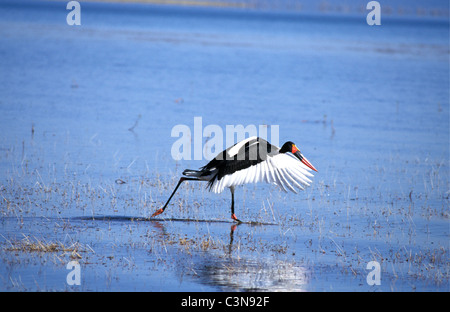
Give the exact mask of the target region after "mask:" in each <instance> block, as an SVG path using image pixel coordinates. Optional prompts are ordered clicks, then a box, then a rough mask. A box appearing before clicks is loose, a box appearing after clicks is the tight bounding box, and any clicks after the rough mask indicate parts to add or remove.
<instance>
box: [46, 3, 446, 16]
mask: <svg viewBox="0 0 450 312" xmlns="http://www.w3.org/2000/svg"><path fill="white" fill-rule="evenodd" d="M51 1H58V2H69V1H70V0H51ZM80 2H104V3H135V4H151V5H166V6H186V7H215V8H236V9H253V10H261V9H262V10H275V11H277V10H285V11H293V12H308V11H311V9H312V11H313V12H319V13H324V14H327V13H338V14H358V15H359V14H367V13H366V12H367V9H366V7H365V5H355V6H350V5H347V4H345V3H344V4H336V3H334V2H333V1H322V2H319V3H316V4H313V5H312V4H311V3H309V2H304V1H290V2H284V1H282V2H277V1H269V0H236V1H233V0H217V1H214V0H80ZM311 5H312V6H313V8H312V7H311ZM381 12H382V14H383V15H387V16H392V15H393V16H410V17H431V18H445V19H448V18H449V11H448V8H447V7H445V6H444V7H439V6H438V7H427V5H423V6H422V5H420V6H417V5H415V6H410V5H400V6H399V5H398V3H397V4H394V5H383V6H382V7H381Z"/></svg>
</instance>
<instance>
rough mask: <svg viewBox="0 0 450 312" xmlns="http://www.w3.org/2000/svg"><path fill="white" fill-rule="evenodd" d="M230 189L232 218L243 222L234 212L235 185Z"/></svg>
mask: <svg viewBox="0 0 450 312" xmlns="http://www.w3.org/2000/svg"><path fill="white" fill-rule="evenodd" d="M230 191H231V219H233V220H235V221H237V222H239V223H241V222H242V221H241V220H239V219H238V218H237V217H236V215H235V214H234V186H231V187H230Z"/></svg>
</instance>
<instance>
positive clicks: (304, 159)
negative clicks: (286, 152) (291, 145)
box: [294, 151, 317, 171]
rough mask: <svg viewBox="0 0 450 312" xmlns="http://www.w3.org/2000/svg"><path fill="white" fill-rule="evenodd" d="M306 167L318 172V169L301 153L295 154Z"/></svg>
mask: <svg viewBox="0 0 450 312" xmlns="http://www.w3.org/2000/svg"><path fill="white" fill-rule="evenodd" d="M294 155H295V156H296V157H297V158H298V159H299V160H300V161H301V162H302V163H303V164H304V165H305V166H307V167H309V168H311V169H312V170H314V171H317V169H316V168H314V166H313V165H312V164H311V163H310V162H309V161H308V159H306V157H305V156H303V155H302V154H301V153H300V152H299V151H297V152H295V154H294Z"/></svg>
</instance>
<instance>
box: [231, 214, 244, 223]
mask: <svg viewBox="0 0 450 312" xmlns="http://www.w3.org/2000/svg"><path fill="white" fill-rule="evenodd" d="M231 219H233V220H234V221H236V222H237V223H242V221H241V220H239V219H238V218H237V217H236V215H235V214H234V213H233V214H231Z"/></svg>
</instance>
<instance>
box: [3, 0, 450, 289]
mask: <svg viewBox="0 0 450 312" xmlns="http://www.w3.org/2000/svg"><path fill="white" fill-rule="evenodd" d="M397 3H398V2H397ZM435 4H436V5H440V6H441V7H442V6H443V7H444V12H445V8H446V9H447V15H445V14H444V15H443V16H442V14H441V13H439V14H429V15H426V16H422V15H420V16H416V15H414V14H412V15H411V14H410V15H408V16H402V15H399V14H389V15H387V16H386V17H385V16H384V15H382V25H381V26H368V25H367V23H366V14H367V13H366V11H363V12H359V13H358V11H357V10H354V11H352V12H350V13H348V14H338V13H336V12H334V11H333V12H331V13H330V12H328V13H327V14H324V13H323V12H321V11H320V10H316V11H315V10H314V9H311V11H295V10H293V11H288V10H276V11H269V10H252V9H236V8H220V9H219V8H215V7H182V6H180V7H178V6H158V5H140V4H120V3H114V4H110V3H82V7H81V26H69V25H67V23H66V16H67V14H68V12H69V11H68V10H66V7H65V6H66V2H43V1H33V2H26V1H0V73H1V75H0V195H1V197H0V213H1V221H0V234H1V235H0V247H1V248H0V277H1V278H0V289H1V290H4V291H42V290H43V291H48V290H49V291H52V290H56V291H66V290H69V291H78V290H82V291H116V290H117V291H125V290H132V291H133V290H145V291H224V290H228V291H230V290H231V291H247V290H258V291H280V290H281V291H449V265H450V263H449V229H450V227H449V217H450V211H449V196H450V189H449V132H450V131H449V22H448V3H447V4H444V5H443V4H442V2H439V1H433V2H430V5H435ZM363 5H364V3H363ZM418 12H419V11H418ZM420 12H423V11H420ZM426 12H434V11H431V9H430V10H429V11H426ZM436 12H441V11H436ZM195 117H201V118H202V126H203V128H205V127H206V126H207V125H218V126H219V127H220V128H222V129H223V131H224V133H225V129H226V126H227V125H239V124H242V125H244V126H247V125H256V126H257V127H258V126H259V125H262V126H265V127H267V128H268V129H269V139H270V129H273V126H275V125H277V126H279V142H280V144H282V143H283V142H285V141H288V140H291V141H294V142H295V143H296V144H297V146H298V147H299V148H300V149H301V151H302V153H303V154H304V155H305V156H306V157H307V158H308V160H309V161H311V163H312V164H313V165H314V166H315V167H316V168H317V169H318V171H319V172H318V173H316V174H315V177H314V181H313V184H312V185H311V187H310V188H308V189H306V190H305V192H302V193H299V194H286V193H283V192H282V191H280V190H278V189H277V188H276V187H275V186H269V185H265V184H261V185H247V186H244V187H240V188H238V189H237V191H236V214H237V216H238V217H239V218H240V219H242V220H246V221H252V222H254V223H252V224H240V225H238V226H236V225H235V224H234V223H233V222H231V219H230V211H229V205H230V194H229V192H224V193H223V194H220V195H216V194H211V193H209V192H208V191H207V190H206V189H205V187H204V185H199V184H195V183H186V184H185V185H183V186H182V187H181V188H180V190H179V191H178V193H177V195H176V196H175V197H174V199H173V201H172V203H171V205H170V206H169V207H168V208H167V210H166V212H165V213H164V214H163V215H161V216H160V217H159V221H154V220H152V221H150V220H149V219H147V218H148V217H149V216H150V215H151V214H152V213H153V212H154V211H155V210H156V209H157V208H159V207H161V206H162V205H163V204H164V202H165V201H166V199H167V197H168V196H169V195H170V192H171V191H172V189H173V187H174V186H175V184H176V182H177V181H178V179H179V176H180V174H181V172H182V171H183V169H185V168H192V169H195V168H199V167H201V166H203V165H205V163H206V162H207V160H206V159H203V160H193V156H194V155H193V153H192V159H191V160H174V158H173V157H172V154H171V148H172V145H173V144H174V142H175V141H176V140H177V139H178V137H172V136H171V132H172V128H173V127H175V126H177V125H186V126H187V127H189V128H190V129H191V131H193V129H194V118H195ZM202 139H203V142H202V143H203V144H206V141H207V140H208V138H206V137H204V138H202ZM192 143H193V144H194V142H192ZM225 147H226V146H224V148H225ZM123 182H125V183H123ZM256 222H259V223H256ZM52 243H59V244H60V247H58V248H54V249H53V250H51V251H43V250H42V246H48V245H51V244H52ZM61 245H63V246H65V247H64V248H62V247H61ZM31 246H37V248H35V249H36V250H33V248H31ZM39 246H41V247H39ZM72 260H74V261H78V263H79V265H80V270H81V284H80V285H70V284H68V283H67V281H66V276H67V274H68V273H69V272H70V270H68V269H67V268H66V265H67V264H68V263H69V262H70V261H72ZM371 261H376V262H378V263H379V264H380V270H381V271H380V276H381V284H380V285H369V284H368V283H367V276H368V274H369V273H370V272H371V271H372V270H371V269H367V264H368V263H369V262H371Z"/></svg>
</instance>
